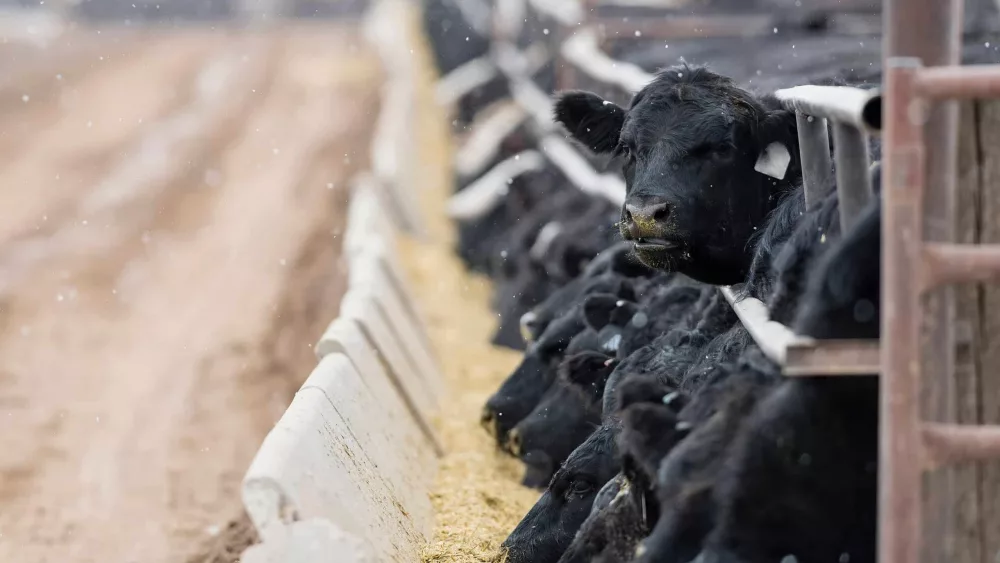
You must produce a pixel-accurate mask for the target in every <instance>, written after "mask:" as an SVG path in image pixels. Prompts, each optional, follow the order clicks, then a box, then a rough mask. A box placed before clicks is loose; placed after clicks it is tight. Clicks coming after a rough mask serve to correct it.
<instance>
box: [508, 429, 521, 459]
mask: <svg viewBox="0 0 1000 563" xmlns="http://www.w3.org/2000/svg"><path fill="white" fill-rule="evenodd" d="M507 449H509V450H510V453H512V454H514V456H515V457H520V456H521V433H520V432H518V431H517V428H515V429H513V430H511V431H510V434H509V435H508V436H507Z"/></svg>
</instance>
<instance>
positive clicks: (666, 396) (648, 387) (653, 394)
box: [614, 375, 687, 412]
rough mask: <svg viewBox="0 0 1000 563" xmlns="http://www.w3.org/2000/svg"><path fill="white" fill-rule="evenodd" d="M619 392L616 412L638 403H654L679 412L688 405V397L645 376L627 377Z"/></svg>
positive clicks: (619, 387)
mask: <svg viewBox="0 0 1000 563" xmlns="http://www.w3.org/2000/svg"><path fill="white" fill-rule="evenodd" d="M617 392H618V393H617V395H618V396H617V401H616V404H615V407H614V410H615V412H619V411H623V410H625V409H627V408H629V407H630V406H632V405H635V404H637V403H652V404H656V405H659V406H665V407H668V408H669V409H670V410H671V411H673V412H677V411H680V410H681V409H682V408H683V407H684V405H685V404H686V403H687V396H686V395H684V394H683V393H681V392H680V391H677V390H674V389H671V388H670V387H668V386H666V385H664V384H662V383H660V382H659V381H657V380H656V379H655V378H652V377H649V376H645V375H639V376H632V377H626V378H625V379H624V380H622V382H621V384H620V385H619V386H618V389H617Z"/></svg>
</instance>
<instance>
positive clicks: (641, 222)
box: [625, 202, 672, 239]
mask: <svg viewBox="0 0 1000 563" xmlns="http://www.w3.org/2000/svg"><path fill="white" fill-rule="evenodd" d="M671 211H672V209H671V206H670V204H669V203H666V202H653V203H645V202H644V203H627V204H625V228H626V230H627V231H628V234H629V236H630V238H632V239H640V238H643V237H649V238H656V237H657V235H658V234H659V233H660V232H661V231H662V224H663V223H664V222H665V221H666V220H667V219H669V218H670V213H671Z"/></svg>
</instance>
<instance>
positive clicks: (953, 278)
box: [923, 242, 1000, 291]
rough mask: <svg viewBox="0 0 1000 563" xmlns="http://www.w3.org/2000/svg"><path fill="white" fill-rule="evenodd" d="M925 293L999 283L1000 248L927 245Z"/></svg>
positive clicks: (968, 245)
mask: <svg viewBox="0 0 1000 563" xmlns="http://www.w3.org/2000/svg"><path fill="white" fill-rule="evenodd" d="M923 255H924V280H923V289H924V291H927V290H929V289H932V288H934V287H936V286H939V285H945V284H952V283H963V282H989V281H996V280H998V279H1000V244H977V245H971V244H950V243H934V242H931V243H925V244H924V252H923Z"/></svg>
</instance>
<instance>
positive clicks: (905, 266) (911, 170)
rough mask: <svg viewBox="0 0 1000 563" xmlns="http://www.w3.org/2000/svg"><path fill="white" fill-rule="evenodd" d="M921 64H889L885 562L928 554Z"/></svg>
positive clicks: (882, 464)
mask: <svg viewBox="0 0 1000 563" xmlns="http://www.w3.org/2000/svg"><path fill="white" fill-rule="evenodd" d="M919 66H920V63H919V61H918V60H916V59H912V58H910V59H903V58H896V59H888V60H887V61H886V66H885V69H886V74H885V85H886V96H885V98H884V99H885V100H886V110H887V112H886V119H885V121H884V125H885V129H884V139H885V143H886V147H887V150H886V152H885V155H884V160H883V163H882V165H883V186H884V191H883V194H882V198H883V204H884V205H883V208H882V248H883V250H882V296H883V297H882V300H883V314H882V334H883V335H884V337H883V338H882V344H881V346H882V375H881V377H880V378H879V384H880V401H881V407H880V410H879V418H880V421H879V422H880V429H879V430H880V432H879V541H878V551H879V561H880V562H881V563H915V562H916V561H917V560H918V559H919V557H920V552H921V550H922V547H923V546H922V539H923V538H922V536H921V518H922V515H921V508H922V507H921V477H922V469H921V464H920V463H919V460H920V459H921V457H920V455H921V449H920V448H921V438H920V431H919V425H918V424H919V417H920V401H919V390H920V373H921V365H920V362H919V361H917V360H918V358H919V357H920V356H919V355H920V325H921V323H922V321H923V308H922V307H921V295H920V287H919V282H918V280H917V279H916V276H915V275H914V272H917V271H918V268H919V266H920V262H919V261H920V259H921V253H920V247H921V244H922V242H921V230H922V229H921V221H922V218H923V209H922V203H923V202H922V200H923V190H924V143H923V141H924V139H923V123H922V122H920V121H918V119H917V118H918V117H919V116H916V115H914V114H913V112H912V111H911V105H912V102H913V100H914V97H913V92H912V89H913V79H914V76H915V73H916V71H917V70H918V69H919Z"/></svg>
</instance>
